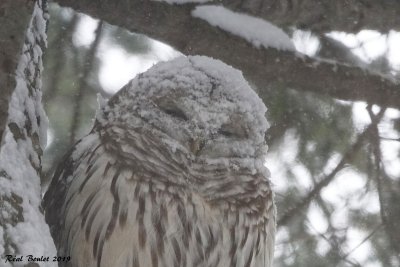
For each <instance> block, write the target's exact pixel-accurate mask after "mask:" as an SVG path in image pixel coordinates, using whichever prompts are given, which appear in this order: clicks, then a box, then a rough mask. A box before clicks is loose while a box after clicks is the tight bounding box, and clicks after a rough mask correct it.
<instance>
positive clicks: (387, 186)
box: [43, 4, 400, 267]
mask: <svg viewBox="0 0 400 267" xmlns="http://www.w3.org/2000/svg"><path fill="white" fill-rule="evenodd" d="M50 16H51V20H50V21H51V22H50V24H49V30H48V49H47V50H46V53H45V58H44V68H45V70H44V72H43V73H44V77H43V91H44V96H43V100H44V105H45V109H46V112H47V115H48V117H49V121H50V125H49V130H48V142H47V148H46V151H45V154H44V159H43V160H44V163H43V168H44V169H43V173H44V175H43V184H44V187H46V185H47V184H48V183H49V181H50V179H51V176H52V174H53V172H54V170H55V167H56V166H57V164H58V162H60V160H61V159H62V156H63V155H64V154H65V153H66V151H67V150H68V149H69V148H70V147H71V146H72V145H73V143H75V142H76V141H77V140H78V139H79V138H81V137H82V136H84V135H85V134H86V133H88V132H89V131H90V129H91V127H92V124H93V118H94V114H95V111H96V108H97V100H96V95H97V94H101V95H102V96H103V97H104V98H109V97H111V96H112V95H113V94H114V93H115V92H116V91H118V90H119V89H120V88H121V87H122V86H123V85H124V84H125V83H127V82H128V81H129V80H130V79H132V78H133V77H134V76H135V75H136V74H138V73H141V72H144V71H146V70H147V69H148V68H150V67H151V66H152V65H153V64H155V63H157V62H158V61H166V60H169V59H172V58H174V57H177V56H179V55H180V53H179V52H177V51H175V50H174V49H173V48H171V47H169V46H168V45H166V44H163V43H160V42H158V41H156V40H152V39H149V38H147V37H146V36H144V35H140V34H135V33H131V32H128V31H126V30H124V29H121V28H118V27H115V26H112V25H109V24H107V23H105V22H102V21H99V20H96V19H93V18H91V17H89V16H87V15H84V14H78V13H75V12H74V11H73V10H72V9H67V8H61V7H59V6H58V5H56V4H50ZM291 36H292V40H293V42H294V44H295V46H296V49H297V50H298V52H299V53H303V54H306V55H308V56H310V57H321V58H326V59H332V60H336V61H344V62H349V63H351V64H353V65H354V64H355V65H358V66H360V67H361V68H365V69H367V70H369V71H376V72H379V73H381V74H384V75H387V76H391V77H394V78H399V77H400V74H399V72H400V49H399V47H400V32H395V31H390V32H389V33H380V32H377V31H370V30H363V31H360V32H359V33H357V34H347V33H344V32H331V33H327V34H326V35H325V36H324V37H323V38H320V37H316V36H314V35H312V34H311V33H310V32H307V31H301V30H297V29H292V32H291ZM327 44H329V46H330V47H331V48H332V46H337V47H338V48H340V49H336V50H334V51H337V53H332V52H331V51H333V50H332V49H329V50H328V49H325V48H326V47H327ZM310 78H311V79H313V78H315V79H323V78H324V77H310ZM255 90H256V91H257V88H255ZM359 90H362V88H359ZM399 90H400V88H399ZM260 97H261V98H262V99H263V100H264V102H265V104H266V106H267V107H268V112H267V119H268V121H269V122H270V124H271V127H270V129H269V130H268V132H267V136H266V141H267V144H268V145H269V151H268V155H267V160H266V163H265V164H266V166H267V167H268V168H269V169H270V171H271V173H272V182H273V185H274V190H275V192H276V204H277V208H278V233H277V241H276V253H275V265H274V266H275V267H280V266H282V267H283V266H296V267H302V266H304V267H313V266H327V267H330V266H363V267H379V266H385V267H386V266H387V267H391V266H393V267H398V266H400V255H399V251H400V241H399V240H400V159H399V154H400V153H399V152H400V133H399V131H400V111H399V110H397V109H393V108H385V107H379V106H376V105H372V106H371V105H368V104H366V103H364V102H350V101H349V102H346V101H340V100H337V99H334V98H331V97H329V96H324V95H322V94H314V93H309V92H302V91H295V90H292V89H290V88H272V87H271V88H263V90H262V94H260ZM384 226H385V227H384Z"/></svg>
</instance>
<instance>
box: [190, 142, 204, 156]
mask: <svg viewBox="0 0 400 267" xmlns="http://www.w3.org/2000/svg"><path fill="white" fill-rule="evenodd" d="M204 144H205V142H204V140H203V139H200V138H195V139H191V140H190V151H191V152H192V153H193V154H194V155H195V156H197V155H198V154H199V152H200V151H201V150H202V149H203V147H204Z"/></svg>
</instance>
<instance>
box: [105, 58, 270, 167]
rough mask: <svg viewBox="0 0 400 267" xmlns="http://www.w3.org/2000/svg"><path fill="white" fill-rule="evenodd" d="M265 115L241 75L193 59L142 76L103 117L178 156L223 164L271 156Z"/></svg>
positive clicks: (208, 60) (212, 61)
mask: <svg viewBox="0 0 400 267" xmlns="http://www.w3.org/2000/svg"><path fill="white" fill-rule="evenodd" d="M265 112H266V107H265V105H264V104H263V102H262V100H261V99H260V98H259V97H258V96H257V94H256V93H255V92H254V91H253V90H252V89H251V88H250V86H249V84H248V83H247V82H246V80H245V79H244V78H243V75H242V73H241V72H240V71H238V70H236V69H234V68H232V67H231V66H228V65H226V64H224V63H223V62H221V61H219V60H215V59H212V58H208V57H203V56H191V57H180V58H177V59H174V60H172V61H169V62H162V63H159V64H157V65H155V66H153V67H152V68H150V69H149V70H148V71H146V72H145V73H143V74H140V75H138V76H137V77H136V78H135V79H133V80H132V81H130V82H129V84H127V85H126V86H125V87H124V88H123V89H121V91H120V92H119V93H117V94H116V95H115V96H114V97H113V98H112V99H111V100H110V101H109V103H108V105H106V107H105V108H104V112H103V113H104V114H105V115H104V116H103V117H104V118H105V121H106V122H107V123H108V124H110V125H111V124H112V125H119V126H121V128H126V129H127V130H129V129H130V130H134V131H141V132H142V133H143V134H144V135H147V136H151V135H153V136H157V137H158V138H159V140H161V142H162V144H160V145H162V146H165V148H167V149H169V151H171V152H172V153H176V152H177V151H180V152H182V153H185V154H186V155H187V156H188V157H191V158H192V159H203V160H204V159H207V160H208V161H212V160H217V161H218V160H224V159H229V158H258V157H261V156H262V155H263V154H264V153H265V145H264V136H265V131H266V129H267V127H268V125H267V120H266V118H265ZM122 126H123V127H122Z"/></svg>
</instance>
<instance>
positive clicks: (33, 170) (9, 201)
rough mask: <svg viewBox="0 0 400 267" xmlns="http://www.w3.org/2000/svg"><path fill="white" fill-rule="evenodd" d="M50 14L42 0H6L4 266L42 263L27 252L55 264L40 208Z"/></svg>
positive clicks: (0, 26)
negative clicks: (44, 60)
mask: <svg viewBox="0 0 400 267" xmlns="http://www.w3.org/2000/svg"><path fill="white" fill-rule="evenodd" d="M47 19H48V14H47V9H46V2H45V1H42V0H38V1H25V0H2V2H1V4H0V36H1V37H2V38H1V39H0V56H1V57H0V62H1V67H0V85H1V90H2V95H1V98H0V102H1V105H0V134H1V146H0V254H1V264H0V265H1V266H39V265H37V264H36V263H32V262H31V263H30V265H28V258H27V256H26V255H32V256H33V257H37V258H40V257H50V258H49V261H48V262H47V261H45V262H40V266H55V265H54V264H52V262H51V260H52V259H51V257H52V256H55V255H56V250H55V247H54V243H53V241H52V239H51V236H50V232H49V229H48V226H47V224H46V223H45V221H44V216H43V213H42V211H41V209H40V203H41V187H40V178H39V176H40V171H41V156H42V152H43V148H44V146H45V144H46V131H47V117H46V115H45V113H44V110H43V107H42V103H41V99H42V93H41V90H40V88H41V73H42V49H43V48H44V47H45V45H46V22H47ZM7 255H8V256H7ZM20 257H22V258H20ZM19 259H22V261H19Z"/></svg>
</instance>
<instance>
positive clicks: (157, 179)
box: [44, 132, 275, 267]
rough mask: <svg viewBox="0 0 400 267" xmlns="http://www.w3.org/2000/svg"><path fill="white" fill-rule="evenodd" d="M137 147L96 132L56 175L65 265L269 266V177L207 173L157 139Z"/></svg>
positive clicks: (55, 219)
mask: <svg viewBox="0 0 400 267" xmlns="http://www.w3.org/2000/svg"><path fill="white" fill-rule="evenodd" d="M135 138H136V139H135ZM130 139H132V136H131V137H130ZM133 139H135V140H136V144H135V145H132V144H131V145H130V146H127V147H122V146H121V142H115V141H110V139H108V138H107V135H104V134H103V135H102V137H100V134H99V133H97V132H92V134H90V135H88V136H87V137H85V138H83V139H82V141H80V142H79V143H78V144H77V145H76V146H75V148H74V150H73V151H72V152H71V153H70V154H69V156H68V157H67V158H66V160H65V163H66V165H65V166H64V168H59V169H58V170H57V172H56V174H55V177H54V179H53V181H52V184H51V185H50V188H49V190H48V193H47V194H46V196H45V199H44V207H45V210H46V220H47V222H48V223H49V225H50V226H51V231H52V235H53V237H54V239H55V242H56V245H57V247H58V251H59V254H60V255H70V256H71V258H72V261H71V262H70V263H69V265H68V264H67V265H66V266H74V267H80V266H82V267H83V266H88V267H91V266H97V267H100V266H105V267H108V266H141V267H142V266H146V267H147V266H154V267H156V266H160V267H161V266H193V267H194V266H232V267H234V266H238V267H239V266H252V267H261V266H263V267H265V266H267V267H268V266H271V262H272V256H273V245H274V236H275V207H274V204H273V196H272V191H271V188H270V185H269V181H268V179H267V178H266V177H263V175H261V174H250V173H249V172H247V171H237V170H234V169H226V167H225V171H223V170H222V169H223V168H222V167H221V166H217V167H216V169H215V170H213V169H212V168H210V166H208V167H206V168H205V169H204V170H203V171H201V168H200V164H198V163H196V164H194V163H191V162H189V160H188V159H187V158H186V159H185V157H184V156H183V155H180V154H179V153H176V155H174V154H173V153H172V154H171V153H170V152H165V151H162V149H160V148H159V147H157V146H154V142H155V141H154V140H151V138H144V137H143V135H140V136H137V137H133ZM152 142H153V144H152ZM188 166H189V167H188ZM190 166H192V167H190Z"/></svg>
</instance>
